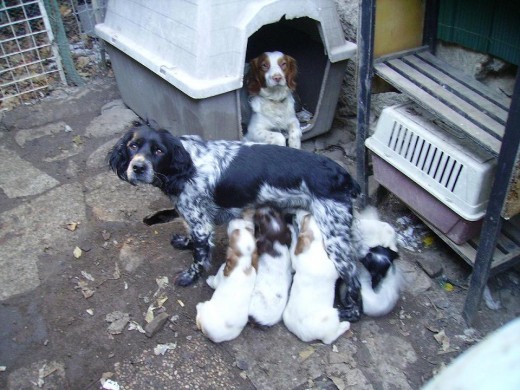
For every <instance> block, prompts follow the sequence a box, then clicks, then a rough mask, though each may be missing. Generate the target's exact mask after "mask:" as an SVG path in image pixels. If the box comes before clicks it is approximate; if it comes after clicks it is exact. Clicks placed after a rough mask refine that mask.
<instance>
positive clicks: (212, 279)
mask: <svg viewBox="0 0 520 390" xmlns="http://www.w3.org/2000/svg"><path fill="white" fill-rule="evenodd" d="M206 283H207V284H208V286H210V287H211V288H212V289H213V290H215V289H216V288H217V286H216V285H215V276H214V275H211V276H208V278H207V279H206Z"/></svg>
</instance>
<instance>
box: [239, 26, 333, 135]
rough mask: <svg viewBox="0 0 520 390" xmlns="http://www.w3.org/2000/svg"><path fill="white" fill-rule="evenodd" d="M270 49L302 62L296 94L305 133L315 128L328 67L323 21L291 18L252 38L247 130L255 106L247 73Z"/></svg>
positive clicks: (243, 107) (244, 116)
mask: <svg viewBox="0 0 520 390" xmlns="http://www.w3.org/2000/svg"><path fill="white" fill-rule="evenodd" d="M266 51H281V52H283V53H285V54H288V55H290V56H291V57H293V58H294V59H296V61H297V63H298V77H297V79H296V82H297V87H296V92H295V93H294V99H295V101H296V107H295V108H296V114H297V116H298V119H299V120H300V125H301V127H302V131H303V133H304V138H307V137H305V136H306V133H307V132H308V131H310V130H311V129H312V125H313V123H314V122H313V121H314V114H315V113H316V112H317V109H318V102H319V100H320V99H319V97H320V91H321V90H322V84H323V82H324V80H323V78H324V75H325V72H326V70H327V64H328V57H327V54H326V50H325V47H324V46H323V43H322V40H321V37H320V32H319V24H318V23H317V22H316V21H315V20H313V19H311V18H307V17H304V18H297V19H292V20H287V19H285V18H282V19H281V20H280V21H279V22H277V23H272V24H267V25H265V26H263V27H261V28H260V29H259V30H258V31H257V32H255V33H254V34H253V35H251V36H250V37H249V40H248V42H247V50H246V58H245V62H246V65H245V67H244V87H243V88H242V91H241V95H240V99H241V114H242V116H241V125H242V130H243V131H244V132H245V131H246V129H247V124H248V123H249V118H250V116H251V109H250V107H249V103H248V102H247V98H248V95H247V87H246V75H247V71H248V69H249V66H248V64H249V62H250V61H251V60H252V59H253V58H256V57H258V56H259V55H260V54H262V53H263V52H266Z"/></svg>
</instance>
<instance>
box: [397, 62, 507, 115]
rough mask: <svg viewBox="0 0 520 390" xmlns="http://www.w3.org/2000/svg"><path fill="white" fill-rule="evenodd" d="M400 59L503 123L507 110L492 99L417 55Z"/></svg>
mask: <svg viewBox="0 0 520 390" xmlns="http://www.w3.org/2000/svg"><path fill="white" fill-rule="evenodd" d="M402 60H403V61H404V62H405V63H407V64H411V65H413V66H414V67H415V68H416V69H420V71H421V72H423V73H424V74H426V75H427V76H428V77H429V78H431V79H433V80H434V81H435V82H437V83H438V84H439V85H440V86H441V87H443V88H445V87H446V86H447V87H449V92H451V93H453V94H455V95H456V96H458V97H460V98H461V99H464V100H466V101H468V102H470V104H472V105H473V106H475V107H479V108H480V109H482V110H483V111H485V112H486V114H487V115H490V116H491V117H493V116H495V117H496V118H497V119H498V121H499V123H500V124H501V125H505V122H506V120H507V115H508V112H507V110H505V109H503V108H502V107H501V106H500V105H498V104H496V103H495V102H494V101H493V100H492V99H488V98H486V97H485V96H483V95H482V94H480V93H477V92H475V90H474V89H471V88H468V87H467V86H466V84H464V83H461V82H460V81H459V80H458V79H457V78H455V77H452V75H451V74H448V73H444V72H442V71H440V70H439V69H437V68H436V67H434V66H432V65H430V64H429V63H428V62H425V61H424V60H423V59H422V58H421V57H419V56H414V55H409V56H406V57H403V58H402Z"/></svg>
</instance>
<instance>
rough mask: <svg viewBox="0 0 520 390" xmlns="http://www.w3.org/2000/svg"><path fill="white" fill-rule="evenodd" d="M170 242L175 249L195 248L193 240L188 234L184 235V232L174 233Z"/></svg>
mask: <svg viewBox="0 0 520 390" xmlns="http://www.w3.org/2000/svg"><path fill="white" fill-rule="evenodd" d="M170 244H171V245H172V246H173V247H174V248H175V249H180V250H186V249H190V250H191V249H193V242H192V241H191V239H190V238H189V237H188V236H183V235H182V234H174V235H173V236H172V239H171V240H170Z"/></svg>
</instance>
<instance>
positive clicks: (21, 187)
mask: <svg viewBox="0 0 520 390" xmlns="http://www.w3.org/2000/svg"><path fill="white" fill-rule="evenodd" d="M0 160H1V161H2V162H3V163H2V165H3V167H2V169H0V188H1V189H2V190H3V191H4V192H5V194H6V195H7V196H8V197H9V198H18V197H22V196H30V195H37V194H41V193H42V192H45V191H47V190H49V189H51V188H53V187H56V186H57V185H58V184H59V182H58V180H56V179H54V178H53V177H51V176H49V175H47V174H46V173H45V172H42V171H41V170H39V169H38V168H36V167H35V166H34V165H33V164H31V163H29V162H28V161H25V160H24V159H22V158H20V157H19V156H18V154H16V153H15V152H13V151H11V150H8V149H7V148H5V147H4V146H0Z"/></svg>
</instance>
